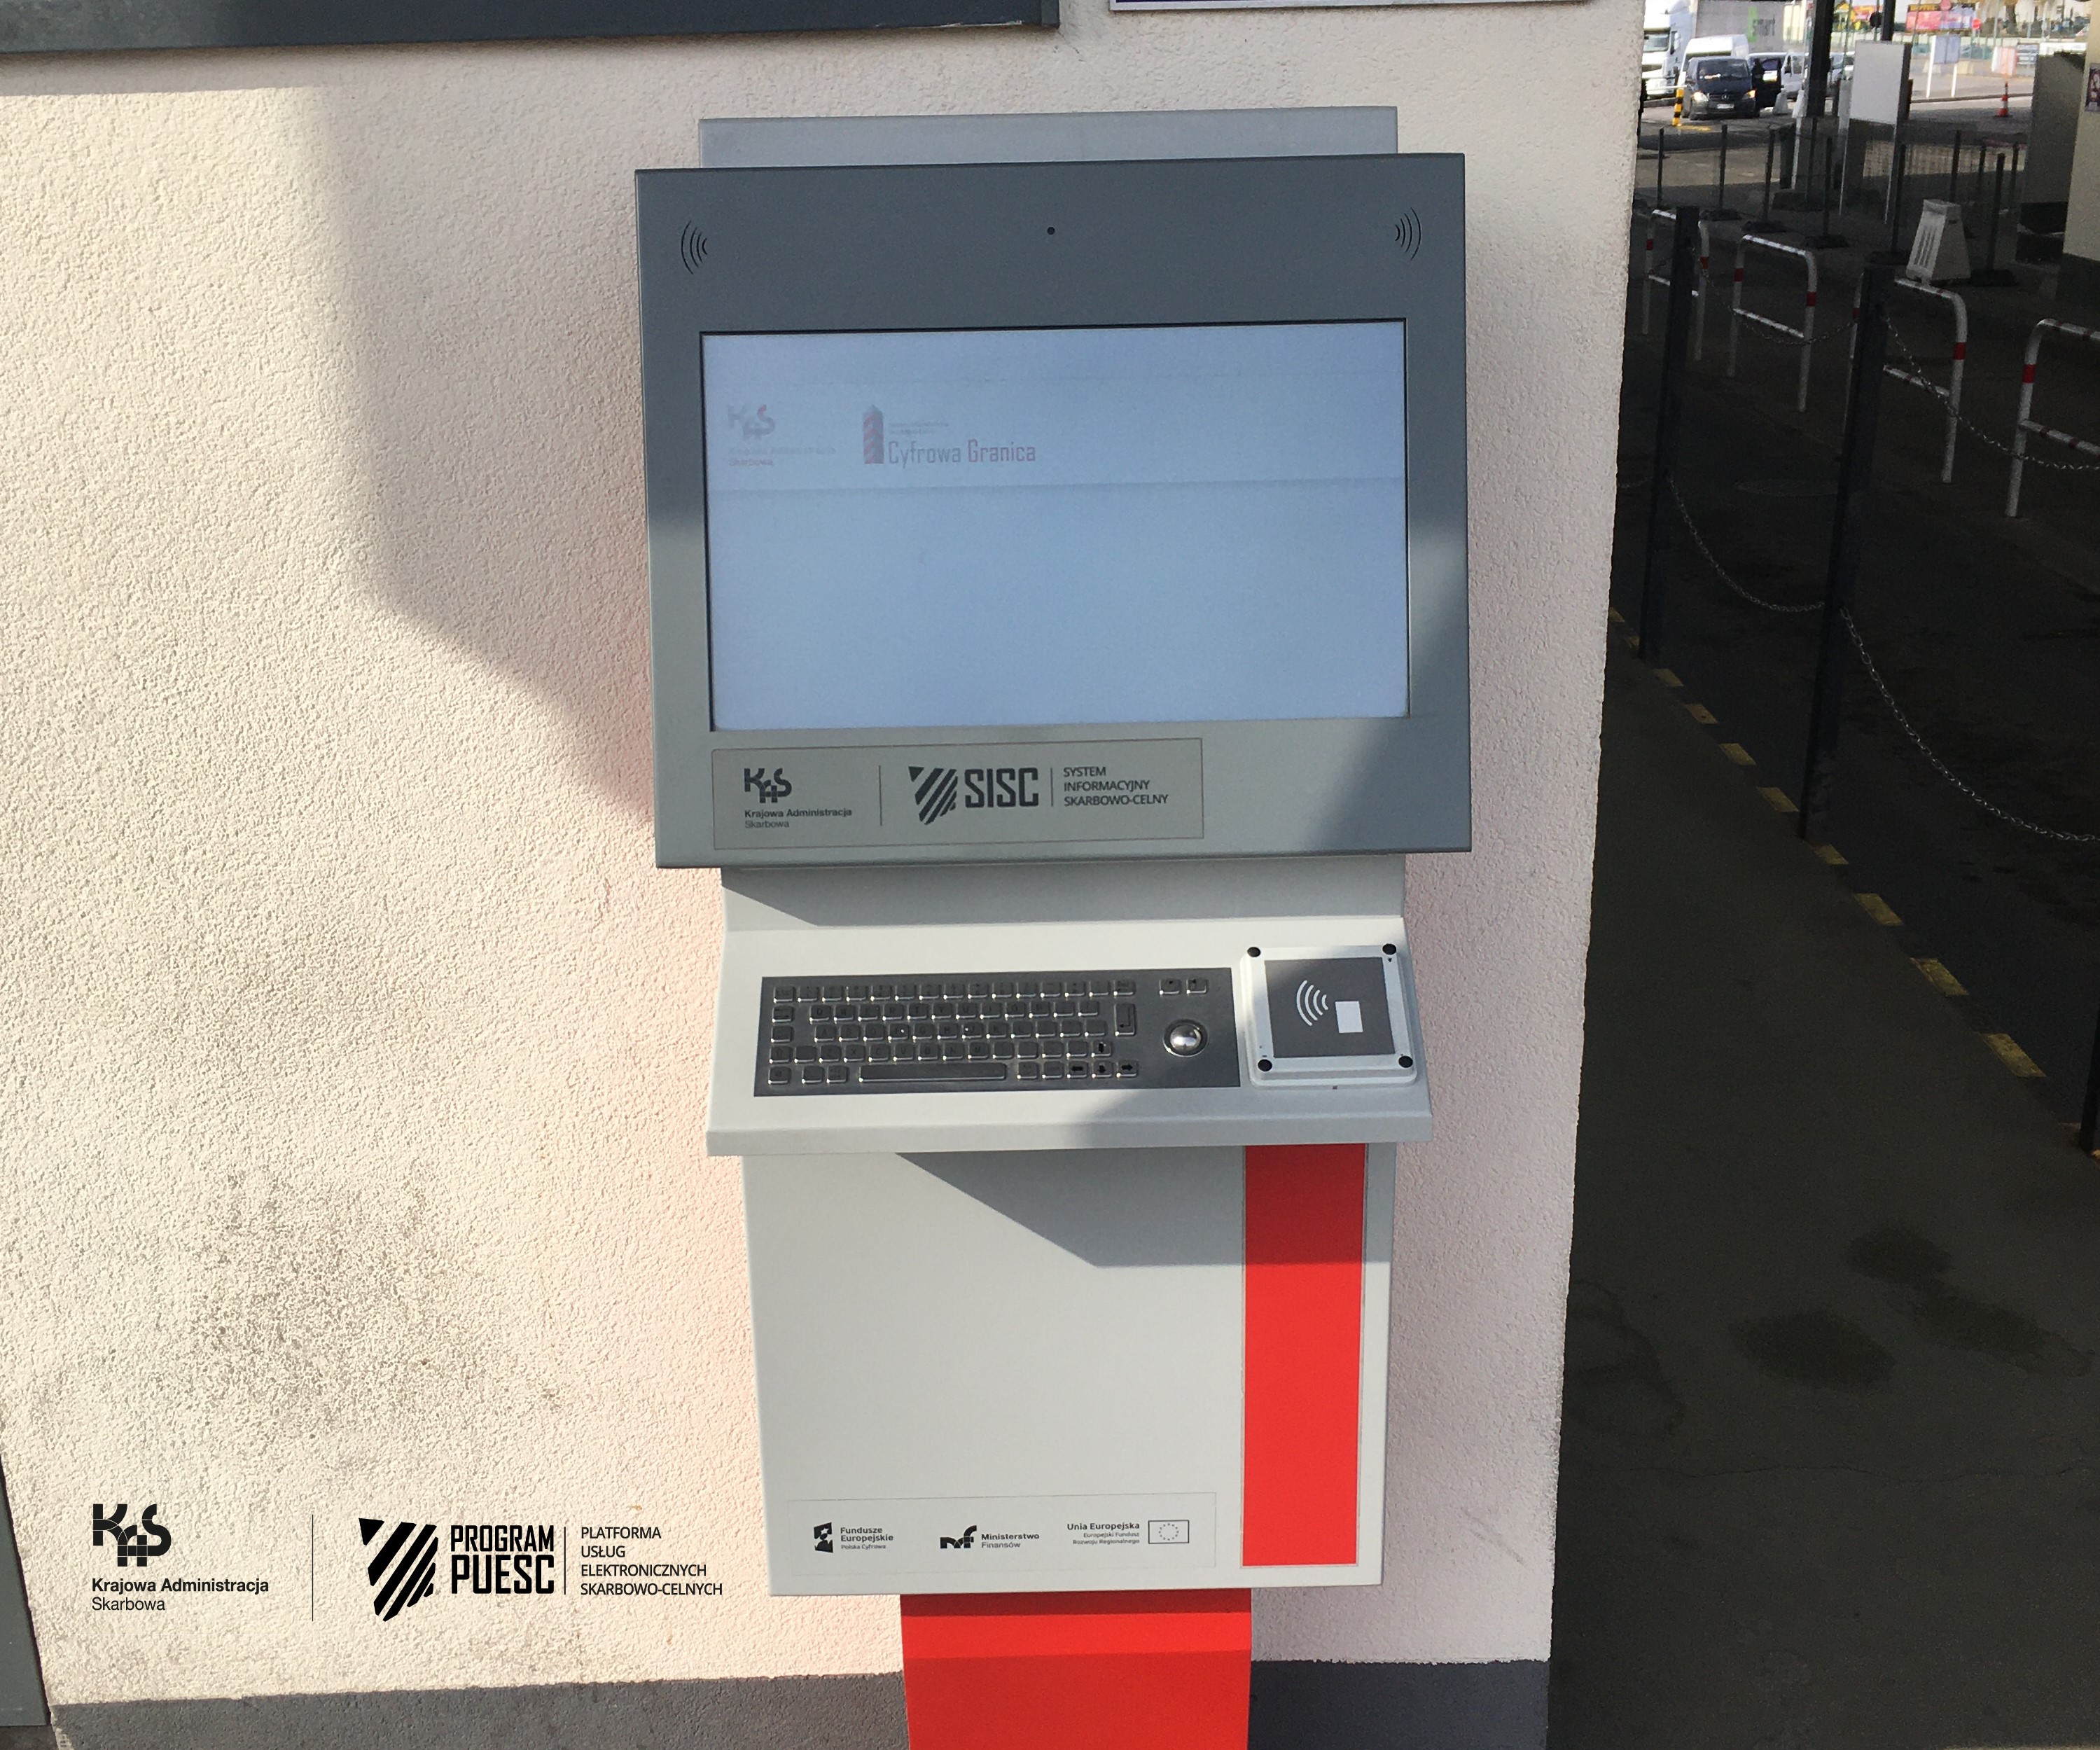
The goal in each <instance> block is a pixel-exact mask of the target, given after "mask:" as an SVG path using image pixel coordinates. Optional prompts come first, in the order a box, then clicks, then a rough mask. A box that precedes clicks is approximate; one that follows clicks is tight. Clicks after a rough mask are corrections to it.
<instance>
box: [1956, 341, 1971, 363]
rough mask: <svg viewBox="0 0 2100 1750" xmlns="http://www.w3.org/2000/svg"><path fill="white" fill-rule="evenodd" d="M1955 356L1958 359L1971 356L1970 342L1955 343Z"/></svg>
mask: <svg viewBox="0 0 2100 1750" xmlns="http://www.w3.org/2000/svg"><path fill="white" fill-rule="evenodd" d="M1954 356H1955V357H1956V358H1957V359H1965V358H1967V357H1968V356H1969V342H1966V341H1965V340H1958V341H1957V342H1955V343H1954Z"/></svg>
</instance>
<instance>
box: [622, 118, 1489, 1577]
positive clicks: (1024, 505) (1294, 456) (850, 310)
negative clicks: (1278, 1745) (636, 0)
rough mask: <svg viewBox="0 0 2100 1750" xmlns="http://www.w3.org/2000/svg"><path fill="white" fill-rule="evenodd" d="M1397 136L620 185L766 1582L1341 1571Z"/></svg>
mask: <svg viewBox="0 0 2100 1750" xmlns="http://www.w3.org/2000/svg"><path fill="white" fill-rule="evenodd" d="M1392 132H1393V120H1392V114H1391V112H1381V111H1339V112H1299V113H1297V114H1295V115H1293V114H1282V115H1277V114H1262V115H1251V116H1248V117H1229V116H1217V115H1208V116H1191V117H1170V116H1156V117H1060V118H1047V117H1014V118H1004V119H994V118H955V119H952V120H946V121H931V120H927V119H924V118H916V119H912V120H908V121H895V122H851V121H849V122H835V123H823V122H813V123H806V124H791V123H781V122H754V123H748V124H720V125H716V126H714V127H713V128H712V129H711V130H710V138H709V140H708V152H707V156H708V158H709V159H710V161H715V160H716V159H717V157H719V158H721V159H722V160H725V161H735V162H734V165H733V167H728V168H713V169H706V170H685V171H668V170H667V171H653V172H646V173H644V174H642V177H641V179H640V214H641V261H642V322H643V363H644V374H645V384H646V420H647V447H648V469H649V510H650V553H651V589H652V597H653V607H652V613H653V621H652V624H653V659H654V668H655V672H654V685H655V716H656V794H657V822H656V824H657V846H658V855H659V861H660V862H661V863H663V864H664V865H665V866H670V867H690V866H712V867H719V868H720V869H721V871H723V874H722V881H723V887H724V890H725V895H726V918H727V925H728V939H727V942H726V948H725V952H724V957H723V963H722V974H721V992H720V998H719V1003H720V1008H719V1018H718V1022H717V1034H716V1041H717V1045H716V1049H717V1057H716V1060H715V1065H714V1070H713V1078H712V1110H711V1113H710V1117H709V1128H708V1135H709V1142H710V1146H711V1147H712V1148H714V1149H715V1150H716V1151H717V1152H719V1153H737V1154H741V1155H743V1157H744V1164H745V1192H746V1198H747V1206H748V1223H749V1236H750V1247H751V1264H752V1302H753V1311H754V1317H755V1322H756V1329H757V1355H758V1371H759V1400H760V1412H761V1444H762V1448H763V1458H764V1468H765V1492H766V1510H767V1527H768V1530H767V1536H768V1545H769V1560H770V1575H771V1581H772V1585H773V1586H774V1589H775V1590H776V1591H779V1592H783V1593H847V1592H907V1593H949V1592H969V1591H986V1592H995V1591H1031V1592H1042V1591H1058V1590H1067V1589H1077V1590H1102V1589H1110V1590H1113V1589H1139V1588H1143V1589H1154V1588H1208V1589H1220V1588H1231V1587H1244V1586H1247V1585H1324V1584H1367V1583H1370V1582H1374V1581H1375V1580H1377V1579H1378V1578H1379V1573H1380V1563H1379V1528H1380V1521H1379V1503H1380V1501H1381V1499H1382V1491H1383V1452H1384V1381H1385V1371H1386V1370H1385V1360H1384V1357H1385V1352H1386V1342H1387V1314H1386V1289H1387V1270H1388V1267H1389V1262H1390V1244H1391V1220H1392V1184H1393V1177H1392V1175H1393V1166H1394V1152H1393V1150H1394V1145H1396V1144H1400V1143H1402V1142H1405V1141H1409V1140H1414V1139H1421V1138H1423V1137H1426V1136H1427V1134H1428V1130H1429V1122H1430V1114H1429V1082H1428V1055H1427V1048H1426V1047H1425V1044H1424V1042H1423V1030H1422V1027H1421V1024H1420V1020H1419V1017H1418V1012H1417V1007H1416V1003H1415V995H1414V977H1413V972H1412V965H1411V953H1410V942H1409V940H1408V936H1407V932H1406V927H1405V903H1404V874H1403V862H1402V857H1401V853H1406V852H1410V851H1430V850H1458V849H1464V848H1465V847H1466V846H1467V844H1468V842H1469V835H1470V794H1469V782H1468V719H1467V650H1466V537H1465V531H1466V502H1465V453H1466V444H1465V428H1464V401H1465V330H1464V284H1463V271H1462V264H1463V260H1464V233H1463V223H1462V206H1463V200H1462V169H1461V164H1460V161H1459V160H1458V159H1457V158H1456V157H1449V156H1426V157H1402V156H1396V155H1395V154H1394V153H1393V152H1392V149H1391V148H1392ZM1053 152H1054V153H1056V154H1057V155H1059V156H1061V157H1062V159H1063V160H1065V161H1044V160H1045V158H1047V157H1048V156H1050V155H1052V153H1053ZM769 154H770V155H772V156H774V157H775V158H776V159H777V160H779V161H776V162H774V163H772V164H770V165H768V164H765V163H764V162H762V160H763V159H765V157H766V156H768V155H769ZM827 156H828V157H830V158H832V159H834V160H836V161H829V162H827V161H824V160H825V159H826V158H827ZM886 159H887V160H893V161H885V160H886ZM1002 160H1006V161H1002ZM1308 1283H1310V1284H1312V1285H1313V1286H1312V1287H1311V1288H1308V1286H1307V1285H1308Z"/></svg>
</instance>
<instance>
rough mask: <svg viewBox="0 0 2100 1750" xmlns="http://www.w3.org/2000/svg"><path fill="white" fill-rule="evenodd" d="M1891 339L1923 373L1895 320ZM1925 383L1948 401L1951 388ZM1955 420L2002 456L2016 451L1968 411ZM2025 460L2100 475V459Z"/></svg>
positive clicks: (2059, 471)
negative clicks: (1984, 427) (2072, 460)
mask: <svg viewBox="0 0 2100 1750" xmlns="http://www.w3.org/2000/svg"><path fill="white" fill-rule="evenodd" d="M1889 338H1890V340H1892V341H1894V342H1895V343H1896V350H1897V351H1898V352H1899V353H1901V354H1902V355H1904V361H1905V362H1906V363H1907V364H1908V365H1909V366H1910V368H1911V369H1912V370H1913V371H1914V372H1918V373H1920V374H1921V375H1922V373H1923V372H1924V369H1925V367H1924V366H1922V365H1921V364H1919V363H1918V362H1917V354H1916V353H1914V352H1913V351H1912V350H1911V347H1910V342H1908V341H1907V340H1905V339H1904V337H1903V334H1902V332H1901V331H1900V330H1899V328H1897V327H1896V325H1895V323H1893V322H1891V323H1890V324H1889ZM1922 386H1923V387H1924V388H1926V389H1927V390H1930V392H1931V393H1932V394H1933V395H1936V396H1937V397H1938V398H1939V401H1940V403H1942V404H1943V405H1944V404H1945V403H1946V400H1947V391H1946V390H1944V389H1942V388H1941V387H1940V386H1939V384H1937V383H1934V382H1926V383H1925V384H1923V385H1922ZM1954 420H1955V422H1956V423H1957V425H1960V426H1961V429H1962V430H1965V431H1966V432H1967V433H1968V434H1969V435H1970V437H1972V438H1975V439H1979V440H1981V441H1982V442H1983V443H1985V444H1987V445H1988V446H1989V447H1991V448H1992V449H1994V450H1996V452H1998V453H1999V454H2000V455H2001V456H2010V455H2011V454H2013V447H2012V445H2010V443H2001V441H2000V440H1999V439H1996V438H1994V437H1992V435H1991V434H1990V433H1989V432H1988V431H1986V430H1983V427H1982V426H1981V425H1978V424H1977V423H1976V421H1974V420H1973V419H1971V418H1970V417H1969V416H1968V415H1967V414H1966V413H1961V412H1957V413H1956V414H1955V415H1954ZM2021 460H2022V461H2024V462H2025V463H2026V464H2027V466H2028V467H2030V468H2047V469H2050V470H2051V471H2053V472H2054V473H2056V474H2100V462H2058V461H2050V460H2049V458H2048V457H2047V456H2022V457H2021Z"/></svg>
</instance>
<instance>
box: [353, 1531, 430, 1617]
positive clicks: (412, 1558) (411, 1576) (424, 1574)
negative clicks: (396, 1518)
mask: <svg viewBox="0 0 2100 1750" xmlns="http://www.w3.org/2000/svg"><path fill="white" fill-rule="evenodd" d="M357 1529H358V1531H359V1532H360V1536H361V1540H362V1541H363V1543H364V1547H365V1548H366V1549H371V1548H372V1546H373V1539H375V1538H377V1537H378V1536H379V1534H380V1533H381V1532H383V1531H386V1521H385V1520H384V1519H360V1520H359V1521H358V1522H357ZM364 1577H365V1579H366V1580H368V1581H369V1582H370V1583H371V1586H372V1614H373V1616H377V1618H378V1619H379V1620H381V1621H382V1622H391V1621H393V1620H394V1619H395V1617H396V1616H399V1615H400V1614H401V1612H402V1611H405V1610H407V1609H408V1607H410V1606H412V1605H415V1604H420V1603H421V1602H423V1600H424V1599H425V1598H428V1597H430V1594H432V1593H433V1592H435V1591H436V1590H437V1589H438V1528H437V1527H436V1526H435V1525H418V1524H417V1523H416V1522H415V1521H414V1520H413V1519H404V1520H402V1521H401V1522H400V1523H398V1524H396V1525H395V1527H394V1529H393V1530H392V1531H391V1532H387V1535H386V1537H385V1538H383V1539H381V1540H380V1543H379V1547H378V1550H377V1553H376V1554H374V1555H373V1558H372V1559H371V1560H370V1561H369V1562H368V1563H366V1564H365V1568H364Z"/></svg>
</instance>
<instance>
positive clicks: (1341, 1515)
mask: <svg viewBox="0 0 2100 1750" xmlns="http://www.w3.org/2000/svg"><path fill="white" fill-rule="evenodd" d="M1363 1294H1364V1150H1363V1148H1362V1146H1361V1144H1353V1143H1352V1144H1338V1145H1322V1146H1317V1147H1304V1148H1250V1149H1248V1150H1247V1152H1246V1485H1245V1490H1246V1499H1245V1521H1244V1525H1245V1529H1244V1532H1243V1534H1242V1553H1241V1559H1242V1562H1244V1563H1245V1564H1246V1566H1248V1567H1278V1566H1282V1565H1285V1564H1290V1563H1319V1564H1326V1563H1350V1562H1353V1561H1355V1560H1356V1558H1357V1404H1358V1391H1359V1383H1358V1374H1359V1371H1360V1368H1361V1355H1362V1347H1363Z"/></svg>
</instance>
